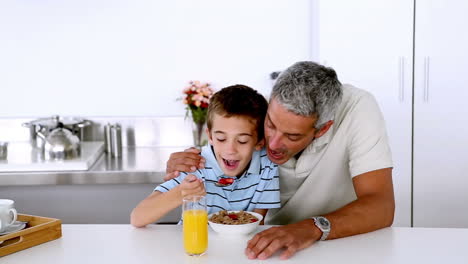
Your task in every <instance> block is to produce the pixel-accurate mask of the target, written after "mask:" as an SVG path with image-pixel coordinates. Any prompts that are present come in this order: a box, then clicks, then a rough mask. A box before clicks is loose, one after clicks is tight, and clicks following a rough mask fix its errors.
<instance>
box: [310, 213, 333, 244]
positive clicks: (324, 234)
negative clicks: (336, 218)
mask: <svg viewBox="0 0 468 264" xmlns="http://www.w3.org/2000/svg"><path fill="white" fill-rule="evenodd" d="M319 218H324V219H325V220H326V221H327V222H328V224H329V228H327V229H325V228H323V227H322V225H321V224H320V222H319V221H320V220H319ZM312 219H313V220H314V224H315V226H316V227H317V228H318V229H319V230H320V231H322V236H321V237H320V241H324V240H326V239H327V237H328V234H330V228H331V225H330V221H328V219H327V218H325V217H323V216H314V217H312Z"/></svg>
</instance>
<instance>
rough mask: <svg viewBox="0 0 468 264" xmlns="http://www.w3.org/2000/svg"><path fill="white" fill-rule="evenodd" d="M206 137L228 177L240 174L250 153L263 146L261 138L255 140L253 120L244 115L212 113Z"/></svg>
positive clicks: (250, 156)
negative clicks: (228, 115)
mask: <svg viewBox="0 0 468 264" xmlns="http://www.w3.org/2000/svg"><path fill="white" fill-rule="evenodd" d="M208 137H209V140H210V143H211V144H212V145H213V149H214V152H215V155H216V160H217V161H218V164H219V166H220V167H221V169H222V170H223V172H224V174H226V175H227V176H230V177H235V176H239V175H241V174H242V173H243V172H244V171H245V169H246V168H247V165H249V163H250V160H251V159H252V153H253V152H254V151H255V150H260V149H261V148H262V146H263V140H261V141H259V142H257V126H256V125H255V122H254V121H253V120H252V119H250V118H248V117H245V116H231V117H224V116H221V115H218V114H214V115H213V121H212V128H211V131H210V130H208Z"/></svg>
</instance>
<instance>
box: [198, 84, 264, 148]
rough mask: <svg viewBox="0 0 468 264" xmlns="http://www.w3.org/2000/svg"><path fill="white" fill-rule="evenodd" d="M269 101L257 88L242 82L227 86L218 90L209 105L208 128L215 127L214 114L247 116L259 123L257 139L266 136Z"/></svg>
mask: <svg viewBox="0 0 468 264" xmlns="http://www.w3.org/2000/svg"><path fill="white" fill-rule="evenodd" d="M267 109H268V102H267V100H266V99H265V97H263V95H261V94H259V93H258V92H257V91H256V90H254V89H252V88H250V87H248V86H245V85H241V84H236V85H232V86H228V87H225V88H223V89H221V90H219V91H218V92H216V93H215V94H214V95H213V96H212V97H211V99H210V104H209V105H208V118H207V125H208V129H209V130H211V128H212V127H213V118H214V114H218V115H221V116H224V117H231V116H245V117H249V118H252V119H253V120H254V121H255V123H256V125H257V141H260V140H262V139H263V137H264V131H263V123H264V121H265V116H266V113H267Z"/></svg>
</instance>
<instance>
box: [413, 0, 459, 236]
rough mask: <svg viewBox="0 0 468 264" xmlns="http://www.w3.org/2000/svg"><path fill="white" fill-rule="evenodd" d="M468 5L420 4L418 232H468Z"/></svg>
mask: <svg viewBox="0 0 468 264" xmlns="http://www.w3.org/2000/svg"><path fill="white" fill-rule="evenodd" d="M467 10H468V2H467V1H458V0H445V1H436V0H433V1H417V4H416V27H415V33H416V34H415V86H414V96H415V97H414V226H418V227H465V228H466V227H468V207H467V203H468V122H467V117H468V101H467V99H468V51H467V47H468V33H467V31H466V27H467V26H468V18H467V16H466V12H467Z"/></svg>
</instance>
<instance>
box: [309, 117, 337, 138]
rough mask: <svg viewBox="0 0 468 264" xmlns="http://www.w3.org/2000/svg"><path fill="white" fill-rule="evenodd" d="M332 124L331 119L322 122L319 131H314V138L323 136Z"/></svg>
mask: <svg viewBox="0 0 468 264" xmlns="http://www.w3.org/2000/svg"><path fill="white" fill-rule="evenodd" d="M332 125H333V120H329V121H328V122H326V123H325V124H323V125H322V127H321V128H320V129H319V131H317V133H315V136H314V138H319V137H321V136H323V135H324V134H325V133H327V131H328V129H330V127H331V126H332Z"/></svg>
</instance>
